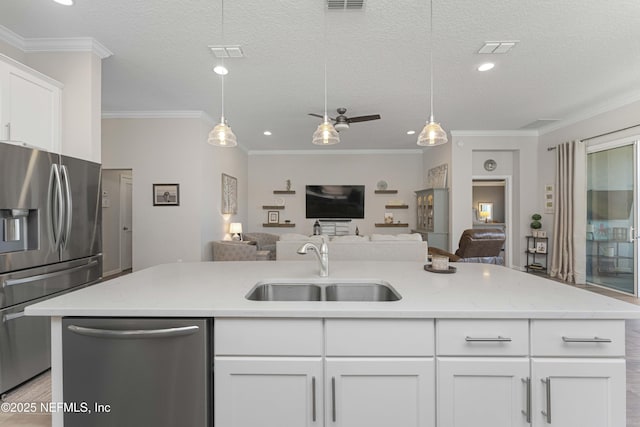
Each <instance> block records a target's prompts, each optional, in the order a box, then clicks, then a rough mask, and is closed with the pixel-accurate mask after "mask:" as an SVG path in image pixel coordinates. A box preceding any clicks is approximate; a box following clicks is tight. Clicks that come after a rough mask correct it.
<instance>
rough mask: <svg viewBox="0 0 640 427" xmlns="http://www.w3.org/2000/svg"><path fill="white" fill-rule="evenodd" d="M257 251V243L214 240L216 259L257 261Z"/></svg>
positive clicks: (214, 255) (214, 258)
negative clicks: (248, 243)
mask: <svg viewBox="0 0 640 427" xmlns="http://www.w3.org/2000/svg"><path fill="white" fill-rule="evenodd" d="M256 252H257V247H256V245H247V244H245V243H240V242H231V241H222V242H213V260H214V261H255V260H256Z"/></svg>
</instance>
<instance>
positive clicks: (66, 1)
mask: <svg viewBox="0 0 640 427" xmlns="http://www.w3.org/2000/svg"><path fill="white" fill-rule="evenodd" d="M53 1H54V2H56V3H58V4H61V5H63V6H73V0H53Z"/></svg>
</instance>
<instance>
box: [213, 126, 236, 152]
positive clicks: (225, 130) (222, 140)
mask: <svg viewBox="0 0 640 427" xmlns="http://www.w3.org/2000/svg"><path fill="white" fill-rule="evenodd" d="M207 142H208V143H209V144H211V145H215V146H216V147H235V146H236V145H238V141H237V139H236V136H235V134H234V133H233V131H232V130H231V128H230V127H229V126H227V124H226V123H225V122H224V120H221V121H220V123H218V124H217V125H216V126H215V127H214V128H213V129H212V130H211V132H209V138H208V139H207Z"/></svg>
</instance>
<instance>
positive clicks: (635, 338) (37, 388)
mask: <svg viewBox="0 0 640 427" xmlns="http://www.w3.org/2000/svg"><path fill="white" fill-rule="evenodd" d="M576 287H578V288H581V289H586V290H589V291H591V292H596V293H599V294H603V295H607V296H610V297H613V298H617V299H620V300H624V301H627V302H629V303H631V304H636V305H640V300H638V299H637V298H633V297H629V296H625V295H622V294H619V293H617V292H612V291H608V290H605V289H601V288H598V287H596V286H589V285H586V286H585V285H577V286H576ZM626 338H627V347H626V358H627V427H638V426H640V320H627V321H626ZM2 401H3V402H16V403H31V402H34V403H37V406H39V402H50V401H51V376H50V373H49V372H48V371H47V372H45V373H43V374H41V375H40V376H38V377H36V378H34V379H33V380H31V381H29V382H27V383H25V384H24V385H22V386H21V387H18V388H16V389H14V390H12V391H11V392H9V393H8V394H7V395H5V396H2ZM39 409H40V408H38V412H36V413H29V414H25V413H21V414H17V413H14V414H12V413H3V412H1V411H0V426H2V427H18V426H19V427H50V426H51V415H50V414H48V413H42V412H41V411H40V410H39Z"/></svg>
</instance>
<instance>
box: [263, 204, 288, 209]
mask: <svg viewBox="0 0 640 427" xmlns="http://www.w3.org/2000/svg"><path fill="white" fill-rule="evenodd" d="M262 209H270V210H275V209H284V206H282V205H263V206H262Z"/></svg>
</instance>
